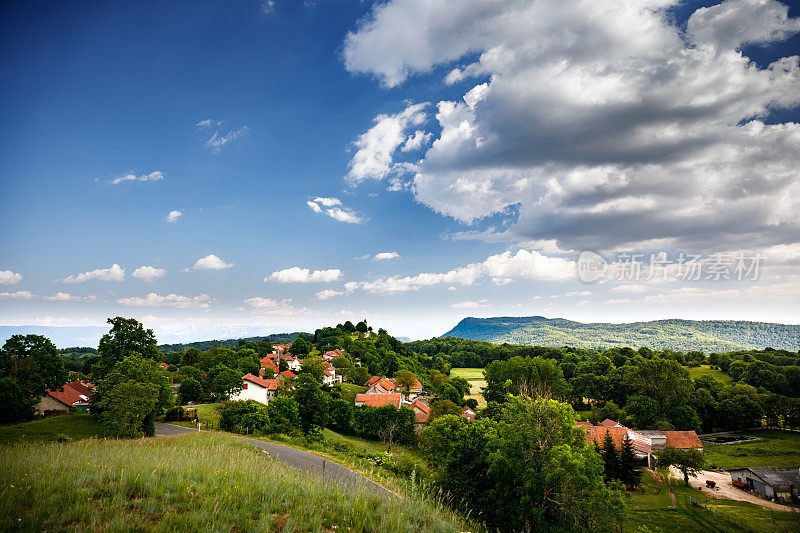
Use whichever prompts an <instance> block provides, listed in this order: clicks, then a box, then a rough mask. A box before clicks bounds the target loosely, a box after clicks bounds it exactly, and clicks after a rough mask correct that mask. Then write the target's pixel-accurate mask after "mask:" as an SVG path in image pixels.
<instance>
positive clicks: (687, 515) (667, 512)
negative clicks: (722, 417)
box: [623, 471, 797, 533]
mask: <svg viewBox="0 0 800 533" xmlns="http://www.w3.org/2000/svg"><path fill="white" fill-rule="evenodd" d="M642 487H643V488H644V492H642V491H632V492H626V493H625V495H626V500H627V506H628V513H627V514H628V516H627V519H626V521H625V524H624V528H623V531H625V532H626V533H627V532H630V533H633V532H636V531H637V530H639V528H640V527H642V526H645V527H647V528H648V531H654V532H660V531H663V532H665V533H666V532H671V531H716V532H723V533H724V532H739V531H772V532H775V533H783V532H787V533H788V532H791V531H797V518H796V517H794V515H793V514H792V513H784V512H777V511H769V510H766V509H762V508H761V507H758V506H756V505H753V504H751V503H746V502H735V501H730V500H719V499H714V498H709V497H707V496H705V495H704V494H702V492H698V491H696V490H694V489H692V488H687V487H685V486H684V485H683V481H682V480H680V481H678V480H674V479H673V480H671V481H670V483H669V484H667V483H661V482H659V481H656V480H655V479H654V478H653V476H652V475H651V474H650V473H648V472H647V471H646V472H645V473H644V475H643V476H642ZM670 489H671V490H672V492H673V494H674V495H675V507H672V503H671V498H670V494H669V490H670ZM692 501H694V502H695V503H697V504H698V505H697V506H695V505H693V504H692Z"/></svg>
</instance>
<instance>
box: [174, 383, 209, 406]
mask: <svg viewBox="0 0 800 533" xmlns="http://www.w3.org/2000/svg"><path fill="white" fill-rule="evenodd" d="M178 395H179V396H180V398H181V403H183V404H187V403H189V402H196V401H198V400H199V399H200V398H202V397H203V386H202V385H200V382H199V381H197V380H196V379H194V378H188V377H187V378H185V379H184V380H183V381H182V382H181V384H180V386H179V387H178Z"/></svg>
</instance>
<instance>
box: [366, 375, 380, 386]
mask: <svg viewBox="0 0 800 533" xmlns="http://www.w3.org/2000/svg"><path fill="white" fill-rule="evenodd" d="M380 380H381V377H380V376H372V377H371V378H369V379H368V380H367V382H366V383H364V386H365V387H366V388H370V387H372V386H373V385H375V384H376V383H377V382H379V381H380Z"/></svg>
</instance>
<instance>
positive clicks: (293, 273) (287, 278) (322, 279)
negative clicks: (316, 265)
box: [264, 267, 342, 283]
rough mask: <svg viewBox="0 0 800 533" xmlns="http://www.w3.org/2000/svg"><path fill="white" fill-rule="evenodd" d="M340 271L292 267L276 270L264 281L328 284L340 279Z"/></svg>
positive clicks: (335, 269) (336, 269)
mask: <svg viewBox="0 0 800 533" xmlns="http://www.w3.org/2000/svg"><path fill="white" fill-rule="evenodd" d="M341 277H342V271H341V270H339V269H338V268H331V269H328V270H314V271H312V270H310V269H308V268H300V267H292V268H287V269H284V270H277V271H275V272H273V273H272V274H270V275H269V276H267V277H266V278H264V281H277V282H278V283H328V282H331V281H336V280H338V279H341Z"/></svg>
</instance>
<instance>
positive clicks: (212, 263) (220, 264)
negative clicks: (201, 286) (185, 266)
mask: <svg viewBox="0 0 800 533" xmlns="http://www.w3.org/2000/svg"><path fill="white" fill-rule="evenodd" d="M233 265H234V264H233V263H226V262H225V261H223V260H222V259H220V258H219V257H217V256H216V255H214V254H208V255H207V256H205V257H201V258H200V259H198V260H197V261H195V263H194V269H195V270H224V269H226V268H231V267H232V266H233Z"/></svg>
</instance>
